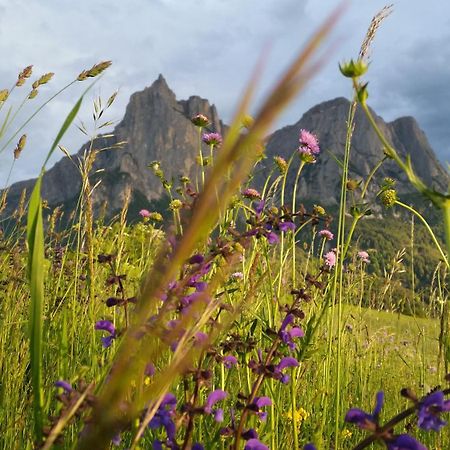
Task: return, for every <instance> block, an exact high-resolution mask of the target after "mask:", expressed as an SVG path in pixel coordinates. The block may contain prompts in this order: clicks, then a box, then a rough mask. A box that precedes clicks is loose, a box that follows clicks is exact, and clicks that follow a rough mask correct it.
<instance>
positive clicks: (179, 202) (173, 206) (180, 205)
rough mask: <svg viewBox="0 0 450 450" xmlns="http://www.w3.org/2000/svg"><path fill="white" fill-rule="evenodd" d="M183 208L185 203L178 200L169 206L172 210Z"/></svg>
mask: <svg viewBox="0 0 450 450" xmlns="http://www.w3.org/2000/svg"><path fill="white" fill-rule="evenodd" d="M182 206H183V202H182V201H181V200H178V199H177V198H176V199H175V200H172V201H171V202H170V204H169V208H170V209H172V210H176V209H180V208H181V207H182Z"/></svg>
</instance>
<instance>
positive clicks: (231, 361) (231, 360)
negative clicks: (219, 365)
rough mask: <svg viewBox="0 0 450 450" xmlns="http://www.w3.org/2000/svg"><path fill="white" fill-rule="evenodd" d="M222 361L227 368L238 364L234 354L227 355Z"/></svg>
mask: <svg viewBox="0 0 450 450" xmlns="http://www.w3.org/2000/svg"><path fill="white" fill-rule="evenodd" d="M222 362H223V365H224V366H225V368H226V369H231V368H232V367H233V366H235V365H236V364H237V362H238V360H237V359H236V357H235V356H233V355H227V356H224V357H223V358H222Z"/></svg>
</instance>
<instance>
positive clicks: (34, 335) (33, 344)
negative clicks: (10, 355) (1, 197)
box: [27, 85, 92, 443]
mask: <svg viewBox="0 0 450 450" xmlns="http://www.w3.org/2000/svg"><path fill="white" fill-rule="evenodd" d="M91 86H92V85H91ZM89 88H90V87H89ZM89 88H88V89H89ZM85 93H86V92H85ZM85 93H83V95H82V96H81V97H80V98H79V100H78V101H77V103H76V104H75V106H74V107H73V108H72V110H71V111H70V112H69V114H68V115H67V117H66V119H65V121H64V123H63V125H62V127H61V129H60V130H59V132H58V134H57V136H56V138H55V140H54V142H53V144H52V146H51V148H50V150H49V152H48V154H47V157H46V159H45V162H44V164H43V167H42V170H41V174H40V175H39V178H38V179H37V181H36V184H35V186H34V189H33V193H32V194H31V197H30V203H29V208H28V218H27V242H28V251H29V253H28V280H29V283H30V295H31V299H30V301H31V303H30V318H29V333H30V336H29V338H30V361H31V379H32V387H33V416H34V436H35V440H36V442H37V443H40V442H41V440H42V426H43V418H42V415H43V411H42V409H43V402H44V400H43V391H42V354H43V351H42V347H43V341H42V336H43V332H42V331H43V309H44V301H45V299H44V280H45V273H44V263H45V256H44V225H43V218H42V199H41V186H42V177H43V175H44V171H45V165H46V164H47V162H48V160H49V159H50V157H51V155H52V153H53V152H54V150H55V149H56V147H57V145H58V143H59V141H60V140H61V138H62V137H63V136H64V134H65V133H66V131H67V130H68V128H69V127H70V125H71V123H72V122H73V120H74V119H75V117H76V115H77V113H78V111H79V110H80V107H81V104H82V102H83V97H84V95H85Z"/></svg>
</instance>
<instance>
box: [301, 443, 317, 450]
mask: <svg viewBox="0 0 450 450" xmlns="http://www.w3.org/2000/svg"><path fill="white" fill-rule="evenodd" d="M303 450H317V449H316V447H315V446H314V445H313V444H306V445H305V446H304V447H303Z"/></svg>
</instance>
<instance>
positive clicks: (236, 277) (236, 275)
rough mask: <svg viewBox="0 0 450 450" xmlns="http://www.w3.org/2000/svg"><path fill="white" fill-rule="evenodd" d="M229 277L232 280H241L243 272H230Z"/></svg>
mask: <svg viewBox="0 0 450 450" xmlns="http://www.w3.org/2000/svg"><path fill="white" fill-rule="evenodd" d="M231 278H232V279H233V280H243V279H244V274H243V273H242V272H234V273H232V274H231Z"/></svg>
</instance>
